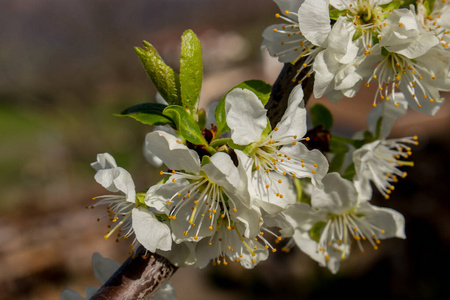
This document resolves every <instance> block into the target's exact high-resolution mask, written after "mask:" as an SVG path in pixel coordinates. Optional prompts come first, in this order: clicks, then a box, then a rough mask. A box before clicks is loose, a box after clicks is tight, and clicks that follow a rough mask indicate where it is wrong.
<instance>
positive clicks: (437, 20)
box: [417, 0, 450, 49]
mask: <svg viewBox="0 0 450 300" xmlns="http://www.w3.org/2000/svg"><path fill="white" fill-rule="evenodd" d="M429 3H432V8H431V11H428V10H427V8H426V7H425V6H424V4H423V2H422V1H417V18H418V20H419V22H420V24H421V25H422V26H423V28H425V29H426V30H428V31H430V32H432V33H433V34H435V35H436V37H438V38H439V41H440V43H441V45H442V47H444V48H446V49H447V48H448V45H449V41H450V3H447V1H446V0H436V1H429Z"/></svg>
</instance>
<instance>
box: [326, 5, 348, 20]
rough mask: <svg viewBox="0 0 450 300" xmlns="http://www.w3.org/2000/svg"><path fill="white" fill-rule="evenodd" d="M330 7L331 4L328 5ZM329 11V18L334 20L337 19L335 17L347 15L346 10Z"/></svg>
mask: <svg viewBox="0 0 450 300" xmlns="http://www.w3.org/2000/svg"><path fill="white" fill-rule="evenodd" d="M330 8H331V5H330ZM329 11H330V19H331V20H335V21H337V19H339V17H340V16H345V15H347V11H346V10H338V9H329Z"/></svg>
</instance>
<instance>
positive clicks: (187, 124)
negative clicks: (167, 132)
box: [163, 105, 208, 145]
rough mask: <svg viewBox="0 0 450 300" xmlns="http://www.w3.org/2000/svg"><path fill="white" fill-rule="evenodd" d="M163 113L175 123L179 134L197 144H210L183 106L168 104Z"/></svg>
mask: <svg viewBox="0 0 450 300" xmlns="http://www.w3.org/2000/svg"><path fill="white" fill-rule="evenodd" d="M163 114H164V115H165V116H167V117H169V118H170V119H172V120H173V121H174V123H175V126H176V129H177V130H178V134H179V135H180V136H182V137H183V138H185V139H186V140H187V141H189V142H191V143H192V144H195V145H208V143H207V142H206V140H205V138H204V137H203V135H202V132H201V130H200V126H198V123H197V122H196V121H195V120H194V118H193V117H192V115H190V114H189V113H188V112H187V111H186V110H185V109H184V108H183V107H181V106H178V105H170V106H167V107H166V108H165V109H164V111H163Z"/></svg>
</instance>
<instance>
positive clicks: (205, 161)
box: [201, 155, 211, 167]
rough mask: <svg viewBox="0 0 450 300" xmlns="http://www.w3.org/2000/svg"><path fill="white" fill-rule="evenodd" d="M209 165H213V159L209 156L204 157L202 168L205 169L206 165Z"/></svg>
mask: <svg viewBox="0 0 450 300" xmlns="http://www.w3.org/2000/svg"><path fill="white" fill-rule="evenodd" d="M209 163H211V157H209V156H208V155H203V157H202V163H201V166H202V167H203V166H204V165H206V164H209Z"/></svg>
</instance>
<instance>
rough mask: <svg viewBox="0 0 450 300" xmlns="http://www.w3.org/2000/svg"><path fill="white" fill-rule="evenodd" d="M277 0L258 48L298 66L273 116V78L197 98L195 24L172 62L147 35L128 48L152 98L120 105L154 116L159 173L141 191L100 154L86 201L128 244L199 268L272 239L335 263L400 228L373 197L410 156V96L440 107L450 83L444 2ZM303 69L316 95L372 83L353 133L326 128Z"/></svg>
mask: <svg viewBox="0 0 450 300" xmlns="http://www.w3.org/2000/svg"><path fill="white" fill-rule="evenodd" d="M274 1H275V2H276V4H277V5H278V6H279V8H280V13H277V14H276V17H277V18H279V19H281V20H282V21H283V22H284V23H281V24H276V25H272V26H269V27H268V28H267V29H266V30H265V31H264V33H263V37H264V42H263V47H265V48H267V49H268V51H269V53H270V54H271V55H273V56H276V57H278V59H279V60H280V62H282V63H286V64H292V65H294V66H295V67H298V69H297V70H298V71H297V73H296V75H295V76H293V78H292V79H291V80H292V81H293V82H296V83H298V84H297V85H296V86H295V87H294V88H293V89H292V91H291V92H290V95H289V97H288V100H287V108H286V110H285V111H284V114H283V115H282V117H281V119H280V120H279V121H278V122H277V123H276V124H272V122H271V121H272V120H270V118H269V116H268V110H267V109H266V108H265V106H266V104H267V103H268V101H269V98H270V97H271V86H270V85H269V84H267V83H264V82H262V81H259V80H249V81H246V82H243V83H241V84H239V85H237V86H235V87H233V88H232V89H231V90H230V91H229V92H228V93H227V94H226V95H224V96H223V98H222V99H221V100H220V101H218V102H216V103H213V104H214V105H211V106H210V107H209V108H208V109H207V110H204V109H199V108H198V102H199V95H200V89H201V83H202V62H201V47H200V44H199V41H198V39H197V37H196V36H195V34H193V32H192V31H186V32H185V33H184V34H183V37H182V47H181V60H180V74H176V73H175V72H174V71H173V70H172V69H171V68H170V67H169V66H167V65H166V64H165V63H164V61H163V60H162V58H161V57H160V56H159V54H158V52H157V51H156V50H155V48H153V46H152V45H150V44H149V43H147V42H144V48H136V52H137V54H138V56H139V58H140V59H141V61H142V63H143V65H144V68H145V70H146V72H147V73H148V75H149V77H150V78H151V79H152V82H153V83H154V84H155V86H156V88H157V90H158V97H159V102H158V103H144V104H139V105H136V106H133V107H130V108H129V109H127V110H125V111H124V112H122V113H121V114H120V116H123V117H132V118H134V119H136V120H138V121H140V122H142V123H144V124H148V125H152V126H154V127H153V130H152V131H151V132H149V133H148V134H147V136H146V137H145V141H144V143H143V144H144V146H143V149H144V150H143V152H144V156H145V158H146V159H147V160H148V162H149V164H152V165H153V166H155V167H157V168H160V169H161V171H160V176H161V181H160V182H158V183H157V184H154V185H151V186H150V187H147V188H145V189H142V190H136V188H135V185H134V182H133V180H132V177H131V175H130V173H128V172H127V171H126V170H125V169H123V168H121V167H119V166H118V165H117V163H116V161H115V159H114V158H113V156H111V155H110V154H108V153H102V154H98V156H97V160H96V161H95V162H93V163H92V167H93V168H94V169H95V170H96V174H95V179H96V181H97V182H98V183H100V184H101V185H102V186H103V187H104V188H106V189H107V190H108V191H110V192H111V193H112V194H110V195H105V196H100V197H96V198H95V199H96V200H98V201H97V202H96V203H95V204H94V205H92V207H96V206H99V205H105V206H106V210H107V212H106V214H105V215H104V216H103V217H106V218H109V219H110V220H111V222H112V226H110V229H109V230H108V233H107V234H106V235H105V238H109V237H111V236H113V235H114V236H115V237H116V239H117V240H118V241H119V240H121V239H129V238H131V239H130V241H131V251H130V253H134V251H135V249H136V247H137V245H142V246H143V247H145V248H146V249H147V250H148V251H149V252H153V253H158V254H160V255H162V256H164V257H166V258H167V259H168V260H169V261H170V262H171V263H173V264H174V265H176V266H194V267H199V268H203V267H205V266H207V265H209V264H210V263H212V264H213V265H219V264H222V265H227V264H229V263H230V262H238V263H240V264H241V265H242V266H243V267H245V268H253V267H254V266H256V265H257V264H258V263H259V262H261V261H263V260H266V259H267V258H268V257H269V255H270V252H276V251H277V249H281V250H285V251H288V250H289V249H290V248H292V247H298V248H299V249H300V250H301V251H303V252H304V253H306V254H307V255H309V256H310V257H311V258H312V259H313V260H315V261H317V262H318V263H319V264H320V265H321V266H324V267H327V268H328V269H329V270H330V271H331V272H333V273H336V272H337V271H338V270H339V267H340V263H341V261H343V260H345V259H347V258H348V257H349V255H350V253H351V251H352V250H353V248H355V246H356V248H358V249H360V250H361V251H364V249H366V248H367V247H371V248H373V249H375V250H376V249H378V247H379V244H380V243H381V240H383V239H387V238H392V237H397V238H405V230H404V226H405V224H404V222H405V221H404V217H403V216H402V215H401V214H400V213H399V212H397V211H395V210H393V209H390V208H387V207H378V206H375V205H373V204H372V203H371V200H372V198H373V194H374V193H378V194H380V195H382V196H383V197H384V198H386V199H389V198H390V197H391V195H392V193H393V191H394V184H395V182H397V181H398V180H399V178H402V177H405V176H406V172H405V171H404V170H403V167H407V166H412V165H413V163H412V162H411V161H410V160H408V158H409V156H410V155H411V153H412V146H413V145H417V144H418V141H417V140H418V138H417V136H411V137H403V138H389V135H390V132H391V129H392V127H393V125H394V123H395V121H396V120H397V119H399V118H400V117H402V116H403V115H404V114H406V112H407V110H408V108H412V109H414V110H417V111H419V112H422V113H425V114H427V115H434V114H436V112H437V111H438V110H439V108H440V106H441V104H442V103H443V101H444V99H443V98H442V97H441V95H440V93H441V92H442V91H448V90H449V89H450V74H449V69H450V65H449V64H450V57H449V55H450V53H449V50H448V41H449V32H450V23H448V22H449V20H450V16H449V13H450V5H448V4H446V1H445V0H436V1H417V2H416V1H390V0H347V1H340V0H324V1H317V0H274ZM305 80H313V81H314V90H313V95H314V97H315V98H320V97H322V96H325V97H327V98H329V99H331V100H332V101H334V102H337V101H338V100H339V99H341V98H343V97H353V96H354V95H355V94H356V93H357V91H358V89H359V87H360V85H361V84H362V83H365V84H366V86H371V85H372V83H373V84H374V85H375V86H376V89H375V91H374V99H373V106H374V107H373V109H372V111H371V113H370V114H369V116H368V118H367V128H366V129H365V130H362V131H361V132H358V133H356V134H355V135H354V136H353V137H351V138H349V137H341V136H338V135H336V134H332V133H331V132H332V130H331V129H332V116H331V113H330V112H329V111H328V110H327V108H326V107H324V106H323V105H320V104H313V105H312V106H311V107H310V109H309V110H307V108H306V101H308V98H305V95H304V91H303V88H302V83H303V82H304V81H305ZM308 97H309V95H308ZM380 100H383V101H380ZM311 120H312V125H313V128H308V124H309V123H308V121H311ZM103 217H101V218H103Z"/></svg>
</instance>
